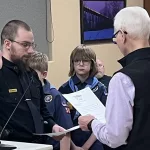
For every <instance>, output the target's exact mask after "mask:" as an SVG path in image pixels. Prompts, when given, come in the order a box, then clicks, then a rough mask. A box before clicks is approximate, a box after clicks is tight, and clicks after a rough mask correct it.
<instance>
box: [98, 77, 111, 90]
mask: <svg viewBox="0 0 150 150" xmlns="http://www.w3.org/2000/svg"><path fill="white" fill-rule="evenodd" d="M110 80H111V76H107V75H104V76H103V77H102V78H99V79H98V81H100V82H101V83H103V84H104V85H105V86H106V87H107V89H108V85H109V82H110Z"/></svg>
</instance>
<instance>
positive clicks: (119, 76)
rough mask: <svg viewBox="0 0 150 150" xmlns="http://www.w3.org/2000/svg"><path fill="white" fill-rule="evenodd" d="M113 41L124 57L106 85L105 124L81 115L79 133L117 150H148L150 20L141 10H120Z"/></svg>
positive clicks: (149, 131)
mask: <svg viewBox="0 0 150 150" xmlns="http://www.w3.org/2000/svg"><path fill="white" fill-rule="evenodd" d="M114 31H115V34H114V42H115V43H116V44H117V45H118V47H119V49H120V51H121V53H122V54H123V55H124V57H123V58H122V59H120V60H119V63H120V64H121V65H122V67H123V68H122V69H120V70H119V71H117V72H116V73H115V74H114V76H113V77H112V79H111V81H110V84H109V89H108V90H109V92H108V97H107V100H106V114H105V116H106V123H105V124H104V123H102V122H101V120H97V119H95V117H94V116H90V115H89V116H82V117H80V118H79V125H80V127H81V128H82V130H88V129H91V130H92V131H93V133H94V134H95V136H96V137H97V139H98V140H99V141H101V142H102V143H104V144H106V145H108V146H110V147H112V148H117V147H120V146H121V147H120V149H121V150H149V149H150V129H149V128H150V46H149V36H150V18H149V15H148V13H147V11H146V10H145V9H143V8H141V7H137V6H135V7H127V8H124V9H122V10H120V11H119V12H118V13H117V15H116V16H115V20H114Z"/></svg>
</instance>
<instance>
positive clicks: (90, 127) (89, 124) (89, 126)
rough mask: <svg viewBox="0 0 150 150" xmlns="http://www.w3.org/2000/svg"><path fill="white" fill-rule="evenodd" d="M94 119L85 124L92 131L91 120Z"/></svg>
mask: <svg viewBox="0 0 150 150" xmlns="http://www.w3.org/2000/svg"><path fill="white" fill-rule="evenodd" d="M93 120H94V119H92V120H91V121H90V122H89V123H88V124H87V127H88V129H89V130H90V131H91V132H92V121H93Z"/></svg>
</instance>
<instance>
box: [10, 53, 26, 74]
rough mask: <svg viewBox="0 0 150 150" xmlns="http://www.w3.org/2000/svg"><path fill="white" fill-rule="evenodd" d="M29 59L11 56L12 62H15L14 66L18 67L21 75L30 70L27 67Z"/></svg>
mask: <svg viewBox="0 0 150 150" xmlns="http://www.w3.org/2000/svg"><path fill="white" fill-rule="evenodd" d="M28 58H29V55H24V56H23V57H22V58H17V57H16V56H15V54H14V55H13V54H12V56H11V60H12V61H13V63H14V64H16V66H17V67H18V69H19V71H20V73H23V72H25V71H26V70H27V68H29V67H28V66H27V63H26V61H27V59H28Z"/></svg>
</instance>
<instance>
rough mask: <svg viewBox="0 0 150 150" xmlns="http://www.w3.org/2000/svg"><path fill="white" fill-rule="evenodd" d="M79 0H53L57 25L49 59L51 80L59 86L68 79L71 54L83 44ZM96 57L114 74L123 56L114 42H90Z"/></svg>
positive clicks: (131, 1) (134, 0)
mask: <svg viewBox="0 0 150 150" xmlns="http://www.w3.org/2000/svg"><path fill="white" fill-rule="evenodd" d="M79 1H80V0H51V2H52V17H53V27H54V38H55V40H54V42H53V43H52V61H51V62H49V73H48V80H49V81H50V82H51V83H52V84H53V85H55V86H56V87H59V86H60V85H61V84H62V83H64V82H65V81H66V80H67V79H68V70H69V56H70V53H71V51H72V50H73V49H74V48H75V47H76V46H77V45H79V44H80V8H79ZM135 5H136V6H142V7H143V0H127V6H135ZM90 46H91V47H92V48H93V50H94V51H95V52H96V54H97V57H99V58H101V59H102V60H103V61H104V63H105V68H106V74H108V75H112V74H113V72H115V71H116V70H117V69H119V68H120V65H119V64H118V63H117V61H116V60H118V59H119V58H121V57H122V55H121V54H120V52H119V49H118V48H117V46H116V45H114V44H112V43H108V44H97V45H90Z"/></svg>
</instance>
